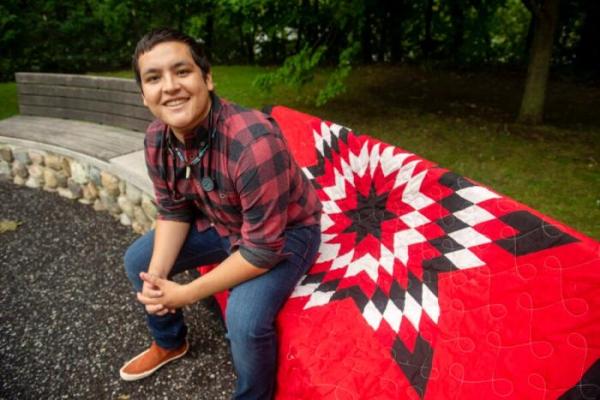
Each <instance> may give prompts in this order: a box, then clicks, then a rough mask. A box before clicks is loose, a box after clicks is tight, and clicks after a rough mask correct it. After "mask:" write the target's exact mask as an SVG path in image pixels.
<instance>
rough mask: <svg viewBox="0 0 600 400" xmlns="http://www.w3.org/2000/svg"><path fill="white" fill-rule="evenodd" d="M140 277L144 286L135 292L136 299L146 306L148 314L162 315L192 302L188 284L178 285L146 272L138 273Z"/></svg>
mask: <svg viewBox="0 0 600 400" xmlns="http://www.w3.org/2000/svg"><path fill="white" fill-rule="evenodd" d="M140 278H142V280H143V281H144V286H143V288H142V291H141V292H138V293H137V299H138V301H139V302H140V303H142V304H144V305H145V306H146V311H147V312H148V314H153V315H158V316H163V315H166V314H168V313H174V312H175V310H176V309H178V308H181V307H183V306H185V305H188V304H191V303H192V302H193V301H192V299H191V298H190V293H189V287H188V285H180V284H178V283H176V282H173V281H170V280H168V279H163V278H159V277H158V276H156V275H152V274H149V273H146V272H142V273H140Z"/></svg>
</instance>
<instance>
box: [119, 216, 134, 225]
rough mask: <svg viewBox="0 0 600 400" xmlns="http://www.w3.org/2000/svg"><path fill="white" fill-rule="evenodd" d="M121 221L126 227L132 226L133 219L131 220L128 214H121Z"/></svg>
mask: <svg viewBox="0 0 600 400" xmlns="http://www.w3.org/2000/svg"><path fill="white" fill-rule="evenodd" d="M119 221H120V222H121V224H122V225H125V226H130V225H131V218H129V216H128V215H127V214H121V215H120V216H119Z"/></svg>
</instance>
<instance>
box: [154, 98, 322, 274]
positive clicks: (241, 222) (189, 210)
mask: <svg viewBox="0 0 600 400" xmlns="http://www.w3.org/2000/svg"><path fill="white" fill-rule="evenodd" d="M212 99H213V103H212V104H213V105H212V106H213V110H212V114H211V115H210V116H209V118H207V121H205V122H204V124H203V125H202V126H200V127H199V128H198V129H197V130H196V131H195V132H193V133H192V134H190V135H188V136H186V138H185V143H181V142H179V141H178V140H177V139H175V137H174V135H173V134H172V132H171V131H170V129H169V128H168V126H167V125H166V124H165V123H163V122H162V121H160V120H156V121H154V122H153V123H151V124H150V126H149V127H148V129H147V131H146V138H145V140H144V145H145V146H144V147H145V155H146V165H147V167H148V173H149V175H150V178H151V179H152V182H153V185H154V191H155V195H156V203H157V206H158V211H159V216H158V218H159V219H165V220H175V221H186V222H194V221H195V223H196V226H197V228H198V230H199V231H203V230H205V229H208V228H209V227H211V226H214V227H215V228H216V230H217V232H218V233H219V234H220V235H221V236H227V237H229V239H230V242H231V245H232V250H235V249H239V250H240V253H241V255H242V256H243V257H244V258H245V259H246V260H247V261H249V262H250V263H251V264H253V265H255V266H258V267H262V268H270V267H272V266H274V265H275V264H277V263H278V262H279V261H281V260H282V259H283V258H285V256H286V255H285V254H283V253H282V248H283V245H284V236H283V233H284V231H285V229H286V228H290V227H295V226H310V225H316V224H319V221H320V215H321V203H320V201H319V199H318V197H317V193H316V191H315V189H314V187H313V186H312V184H311V183H310V181H309V180H308V179H307V178H306V176H305V175H304V174H303V173H302V170H301V169H300V167H299V166H298V165H297V164H296V162H295V161H294V159H293V158H292V156H291V155H290V152H289V150H288V147H287V144H286V142H285V139H284V138H283V136H282V134H281V131H280V130H279V127H278V126H277V124H276V123H275V121H274V120H273V119H272V118H271V117H269V116H268V115H266V114H263V113H261V112H259V111H256V110H250V109H245V108H242V107H240V106H238V105H235V104H233V103H229V102H227V101H225V100H221V99H219V98H218V97H217V96H216V95H213V97H212ZM208 119H212V121H208ZM213 126H214V127H215V128H216V129H215V134H214V136H213V139H212V145H211V148H210V149H209V150H207V151H206V153H205V154H204V156H203V157H202V159H201V161H200V163H198V164H197V165H195V166H192V167H191V171H190V176H189V179H186V177H185V175H186V164H184V163H183V161H182V160H180V159H179V157H178V156H177V155H176V154H175V151H173V150H174V147H175V146H177V147H178V148H179V149H180V153H181V154H182V155H184V157H185V159H186V162H187V164H188V165H189V164H190V163H191V161H192V160H193V159H194V158H195V157H196V156H197V155H198V152H199V149H200V148H202V147H203V146H204V145H205V144H206V143H207V141H208V136H209V133H210V132H209V129H211V127H213ZM211 132H212V129H211ZM209 161H210V164H211V165H209ZM202 168H204V174H203V173H202ZM203 175H204V176H207V175H208V176H210V177H211V178H212V180H213V181H214V183H215V189H214V190H213V191H209V192H206V191H204V190H203V189H202V187H201V179H202V177H203Z"/></svg>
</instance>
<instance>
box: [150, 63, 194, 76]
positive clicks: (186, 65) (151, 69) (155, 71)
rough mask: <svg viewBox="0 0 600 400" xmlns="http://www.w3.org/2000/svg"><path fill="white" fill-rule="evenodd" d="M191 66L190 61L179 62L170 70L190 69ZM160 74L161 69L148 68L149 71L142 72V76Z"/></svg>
mask: <svg viewBox="0 0 600 400" xmlns="http://www.w3.org/2000/svg"><path fill="white" fill-rule="evenodd" d="M190 65H191V63H190V62H189V61H178V62H176V63H175V64H173V65H171V66H170V68H171V69H177V68H180V67H189V66H190ZM159 72H160V68H148V69H147V70H145V71H143V72H142V76H144V75H148V74H156V73H159Z"/></svg>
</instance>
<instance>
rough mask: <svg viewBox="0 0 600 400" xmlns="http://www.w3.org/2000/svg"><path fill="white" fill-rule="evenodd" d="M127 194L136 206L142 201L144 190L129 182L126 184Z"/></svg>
mask: <svg viewBox="0 0 600 400" xmlns="http://www.w3.org/2000/svg"><path fill="white" fill-rule="evenodd" d="M125 194H126V195H127V198H128V199H129V201H131V202H132V203H133V204H135V205H136V206H137V205H139V204H140V203H141V202H142V191H141V190H140V189H138V188H137V187H135V186H133V185H132V184H131V183H129V182H127V184H126V185H125Z"/></svg>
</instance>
